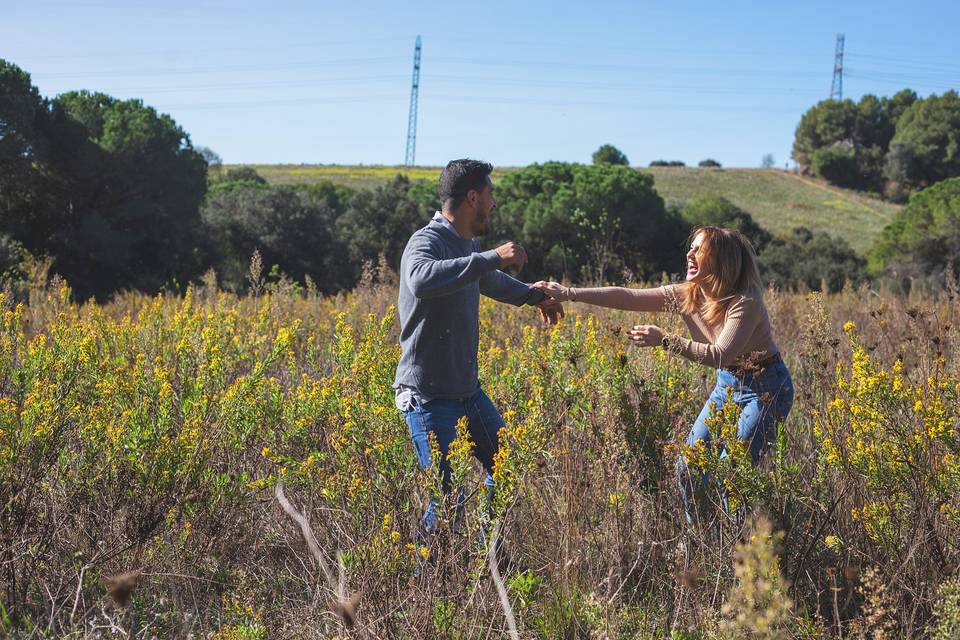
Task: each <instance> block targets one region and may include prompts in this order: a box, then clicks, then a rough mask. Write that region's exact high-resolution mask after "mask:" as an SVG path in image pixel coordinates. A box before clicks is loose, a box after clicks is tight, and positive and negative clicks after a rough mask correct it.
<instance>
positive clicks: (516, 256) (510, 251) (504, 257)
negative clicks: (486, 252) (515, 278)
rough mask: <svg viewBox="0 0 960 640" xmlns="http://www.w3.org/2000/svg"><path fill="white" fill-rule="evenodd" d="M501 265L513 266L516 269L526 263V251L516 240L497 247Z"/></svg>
mask: <svg viewBox="0 0 960 640" xmlns="http://www.w3.org/2000/svg"><path fill="white" fill-rule="evenodd" d="M497 255H499V256H500V266H501V267H511V266H515V267H516V268H517V271H520V270H521V269H523V265H525V264H527V252H526V251H525V250H524V249H523V247H521V246H520V245H519V244H518V243H516V242H508V243H506V244H502V245H500V246H499V247H497Z"/></svg>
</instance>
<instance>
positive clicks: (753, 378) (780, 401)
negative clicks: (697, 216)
mask: <svg viewBox="0 0 960 640" xmlns="http://www.w3.org/2000/svg"><path fill="white" fill-rule="evenodd" d="M727 389H731V390H732V391H733V394H732V399H733V402H735V403H736V404H737V406H738V407H739V409H740V416H739V418H738V420H737V438H738V439H740V440H746V441H749V443H750V458H751V460H752V461H753V464H754V465H756V464H757V463H758V462H759V461H760V458H761V457H762V456H763V454H764V453H765V452H766V450H767V449H768V448H769V447H770V445H772V444H773V442H774V441H775V440H776V437H777V426H778V425H779V424H781V423H782V422H783V421H784V420H786V419H787V415H789V413H790V408H791V407H792V406H793V381H792V380H791V379H790V372H789V371H788V370H787V367H786V365H785V364H783V362H777V363H775V364H772V365H770V366H768V367H766V368H765V369H763V370H762V371H760V372H756V373H755V372H751V371H746V372H744V373H743V374H742V376H738V375H735V374H733V373H731V372H729V371H726V370H724V369H717V385H716V386H715V387H714V389H713V391H712V392H711V393H710V397H709V398H708V399H707V402H706V404H704V405H703V410H701V411H700V415H699V416H698V417H697V419H696V421H695V422H694V423H693V428H692V429H691V430H690V435H689V436H687V444H688V445H694V444H696V443H697V442H699V441H703V443H704V444H705V445H706V446H707V447H710V446H712V444H713V443H711V441H710V440H711V434H710V430H709V428H708V427H707V419H708V418H710V416H711V411H719V410H721V409H722V408H723V405H724V404H725V403H726V402H727ZM721 446H722V443H721ZM720 455H721V456H725V455H726V451H721V454H720ZM677 476H678V478H679V480H680V492H681V495H682V496H683V504H684V509H685V511H686V514H687V522H689V523H693V521H694V516H695V514H696V509H697V506H698V505H697V503H698V502H701V503H702V502H704V500H705V498H704V495H705V494H706V492H707V490H708V489H709V484H710V478H709V477H706V476H704V474H700V473H697V472H696V471H695V470H692V469H690V468H688V466H687V461H686V458H684V456H682V455H681V456H680V458H679V459H678V460H677ZM721 495H722V496H723V503H724V510H726V508H727V500H726V493H725V492H724V491H722V490H721ZM701 515H704V514H701Z"/></svg>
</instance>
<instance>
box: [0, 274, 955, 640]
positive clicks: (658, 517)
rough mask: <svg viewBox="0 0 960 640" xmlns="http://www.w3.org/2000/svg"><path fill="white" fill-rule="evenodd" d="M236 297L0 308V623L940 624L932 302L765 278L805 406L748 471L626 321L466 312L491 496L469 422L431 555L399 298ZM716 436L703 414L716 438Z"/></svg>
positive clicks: (466, 627) (426, 627) (490, 631)
mask: <svg viewBox="0 0 960 640" xmlns="http://www.w3.org/2000/svg"><path fill="white" fill-rule="evenodd" d="M253 291H254V293H253V294H251V295H250V296H247V297H237V296H235V295H233V294H228V293H224V292H222V291H219V290H218V289H217V286H216V283H215V281H213V279H212V278H210V279H208V281H207V282H205V283H204V284H202V285H198V286H194V287H192V288H190V289H189V290H188V291H187V292H186V294H185V295H182V296H173V295H167V296H159V297H154V298H150V297H145V296H141V295H138V294H126V295H121V296H119V297H117V298H116V299H115V300H114V301H113V302H111V303H110V304H106V305H102V306H97V305H92V304H86V305H78V304H76V303H74V302H71V301H70V291H69V288H68V287H67V286H66V285H65V284H64V283H62V282H57V281H54V282H52V283H50V284H48V285H45V286H37V287H34V288H33V289H32V290H31V292H30V299H29V300H28V301H24V302H22V303H21V302H17V301H15V300H12V299H11V298H10V296H4V297H3V298H2V299H0V317H2V326H0V635H4V636H12V637H32V638H63V637H68V638H94V637H110V638H117V637H130V638H134V637H135V638H147V637H160V638H185V637H196V638H217V639H220V640H225V639H228V638H229V639H234V638H238V639H239V638H243V639H255V638H501V637H508V634H509V633H511V632H512V631H511V629H510V623H508V618H509V619H511V620H512V621H515V622H514V623H515V625H516V634H517V635H518V636H519V637H522V638H658V639H660V638H674V639H692V638H715V637H728V638H746V637H749V638H832V637H844V638H896V637H930V638H938V639H941V638H956V637H958V633H960V582H958V581H957V567H958V560H960V549H958V540H960V491H958V490H960V438H958V433H957V429H958V414H960V356H958V353H960V352H958V349H957V347H958V346H960V311H958V305H957V300H956V297H955V295H956V294H955V289H954V288H950V287H948V288H947V289H946V292H945V293H944V294H943V295H942V297H940V298H936V299H933V298H930V299H904V298H897V297H893V296H890V295H886V294H877V293H876V292H873V291H870V290H867V289H863V290H856V291H855V290H847V291H844V292H843V293H841V294H837V295H835V296H830V297H825V296H821V295H799V294H785V293H778V292H773V291H771V292H768V293H767V304H768V306H769V308H770V313H771V316H772V319H773V323H774V327H775V331H776V336H777V339H778V342H779V344H780V346H781V348H782V349H783V351H784V353H785V356H786V360H787V362H788V365H789V367H790V369H791V371H792V373H793V377H794V382H795V385H796V388H797V401H796V403H795V405H794V410H793V413H792V414H791V416H790V419H789V420H788V421H787V422H786V423H785V424H783V425H782V426H781V427H780V430H779V434H778V437H777V441H776V443H775V445H774V446H773V448H772V450H771V451H770V452H769V454H768V455H767V456H766V459H765V461H764V462H763V463H762V464H761V465H760V466H759V467H757V468H753V467H751V465H750V464H749V458H748V454H747V453H746V452H745V451H743V450H742V449H741V448H738V447H736V446H733V445H732V443H731V446H730V447H729V451H730V455H729V456H720V455H718V454H717V452H716V451H705V450H696V451H685V450H684V447H683V445H682V443H683V442H684V440H685V437H686V434H687V431H688V429H689V425H690V423H691V421H692V420H693V418H694V417H695V416H696V414H697V413H698V412H699V410H700V407H701V404H702V401H703V398H704V397H706V394H707V391H708V389H709V386H710V385H711V383H712V376H713V372H712V371H710V370H708V369H706V368H704V367H699V366H697V365H694V364H691V363H688V362H686V361H683V360H681V359H678V358H676V357H674V356H669V355H665V354H664V353H663V352H662V351H661V350H659V349H649V350H638V349H629V348H628V346H627V341H626V339H625V336H626V332H625V328H627V327H629V326H630V325H632V324H635V323H637V322H638V321H642V320H643V319H644V318H642V317H641V316H637V315H636V314H627V313H622V312H613V311H608V310H600V309H596V308H590V307H585V306H582V305H577V304H574V305H572V306H571V307H570V308H569V309H568V311H569V313H568V315H567V317H566V318H565V319H564V320H563V321H562V322H561V324H559V325H558V326H556V327H552V328H544V327H542V326H540V325H539V324H538V323H537V320H536V317H535V313H534V310H532V309H530V308H524V309H516V308H514V307H508V306H505V305H497V304H495V303H492V302H489V301H485V302H484V304H483V305H482V307H481V321H482V322H481V347H480V367H481V378H482V382H483V384H484V386H485V388H486V390H487V392H488V394H489V395H490V396H491V398H492V399H493V400H494V402H495V403H496V404H497V405H498V407H499V408H500V410H501V412H502V413H503V414H504V417H505V418H506V421H507V427H506V429H504V430H503V431H502V432H501V449H500V453H499V454H498V457H497V459H496V468H495V474H494V475H495V480H496V483H497V487H498V491H497V494H496V499H495V501H494V503H493V504H492V505H488V504H486V503H485V498H484V495H485V492H484V491H483V476H482V473H481V470H480V468H479V465H478V464H477V463H476V462H475V461H473V460H472V458H471V456H470V447H471V444H470V442H469V438H468V436H467V435H466V431H465V430H462V431H463V435H462V436H461V438H458V440H457V441H455V443H454V445H453V447H452V448H451V451H450V462H451V465H452V468H453V473H454V477H455V479H456V482H457V483H458V484H460V485H462V486H463V487H464V495H465V499H466V509H465V512H464V513H463V515H462V516H457V513H458V510H457V508H456V506H455V504H454V499H453V498H451V499H450V501H449V503H445V504H443V505H442V507H441V516H442V522H443V524H442V526H441V531H440V533H439V534H438V535H437V536H436V537H435V538H434V539H432V540H430V541H429V542H427V543H425V544H421V540H419V539H418V537H417V536H416V523H417V521H418V519H419V516H420V514H421V513H422V511H423V508H424V506H425V503H426V501H427V499H428V496H429V495H430V492H431V490H432V488H433V487H435V486H436V485H437V482H438V480H437V478H436V476H435V474H431V473H427V474H423V473H420V472H419V471H418V468H417V465H416V463H415V457H414V451H413V448H412V446H411V444H410V441H409V437H408V435H407V431H406V426H405V424H404V421H403V419H402V416H401V415H400V414H399V413H398V412H397V410H396V408H395V406H394V400H393V393H392V390H391V388H390V384H391V381H392V377H393V373H394V368H395V364H396V361H397V358H398V356H399V347H398V345H397V320H396V317H395V313H394V309H393V306H392V305H393V303H394V301H395V298H396V284H395V283H394V282H393V280H392V279H391V277H390V276H389V274H386V273H383V274H371V275H370V276H369V277H368V278H367V281H366V282H365V283H364V285H363V286H361V287H360V288H359V289H358V290H357V291H355V292H353V293H350V294H346V295H340V296H337V297H328V298H323V297H320V296H318V295H317V294H316V292H315V291H313V290H310V289H307V290H305V289H303V288H301V287H298V286H296V285H294V284H292V283H290V282H288V281H285V280H282V279H281V280H279V281H277V282H272V283H270V284H268V285H266V286H255V287H253ZM650 319H651V320H652V318H650ZM658 321H659V322H661V324H663V323H666V324H667V325H668V326H669V325H670V323H673V325H672V327H671V328H673V329H679V328H680V327H679V324H677V323H675V322H674V321H673V320H671V319H665V318H663V317H660V318H658ZM735 422H736V408H735V406H725V407H717V414H716V416H715V418H714V420H713V424H712V426H711V428H713V429H714V430H715V433H716V437H717V438H718V439H719V440H723V439H724V438H725V434H729V433H730V432H731V431H732V430H733V428H734V425H735ZM680 453H686V454H687V455H688V456H689V457H690V459H691V461H692V462H693V463H695V464H696V465H698V466H700V467H701V468H702V469H704V470H706V471H709V472H710V473H711V475H712V477H713V478H714V479H715V485H716V486H717V487H718V493H719V488H720V487H723V488H725V493H726V494H728V495H729V497H730V500H729V502H730V509H729V512H726V513H725V512H723V511H721V510H719V509H717V510H716V514H715V515H716V521H715V522H716V525H709V524H705V523H695V524H694V525H693V526H692V527H687V526H686V525H685V520H684V516H683V510H682V507H681V504H680V500H679V487H678V484H677V481H676V479H675V461H676V458H677V455H678V454H680ZM437 455H439V454H437ZM278 487H279V489H280V491H278ZM278 494H279V495H283V496H285V499H286V500H288V501H289V504H288V506H289V507H290V508H291V509H292V510H293V511H294V512H296V513H299V514H302V515H303V522H304V526H303V527H301V526H300V525H299V524H298V523H297V522H296V521H295V520H294V519H293V518H292V517H290V515H289V512H288V511H286V510H285V509H284V508H282V507H281V503H280V501H279V500H278V499H277V496H278ZM716 502H719V500H716ZM492 535H497V536H499V538H500V539H502V540H503V543H504V552H505V553H508V554H509V559H510V561H509V562H503V563H500V564H498V563H496V562H492V561H490V557H489V555H488V545H487V541H488V540H489V539H490V537H491V536H492ZM421 565H423V566H426V570H425V571H423V572H422V573H421V574H419V575H416V576H415V569H416V568H417V567H418V566H421ZM494 568H496V573H497V574H499V575H501V576H502V582H501V584H502V587H503V590H504V592H505V598H501V597H500V596H499V594H498V589H497V582H496V581H495V580H494V579H493V577H492V573H493V569H494ZM326 572H329V574H330V575H327V574H326Z"/></svg>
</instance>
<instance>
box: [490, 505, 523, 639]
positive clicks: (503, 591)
mask: <svg viewBox="0 0 960 640" xmlns="http://www.w3.org/2000/svg"><path fill="white" fill-rule="evenodd" d="M500 523H501V521H500V520H498V521H497V522H495V523H494V525H493V531H492V532H491V534H490V547H489V549H488V550H487V560H488V562H489V563H490V575H491V576H492V577H493V584H494V585H496V587H497V595H499V596H500V606H501V607H503V615H504V616H505V617H506V619H507V629H508V630H509V631H510V638H512V640H520V634H519V633H517V621H516V619H515V618H514V616H513V607H511V606H510V598H508V597H507V588H506V587H505V586H504V585H503V578H501V577H500V569H499V568H498V567H497V542H498V541H499V539H500Z"/></svg>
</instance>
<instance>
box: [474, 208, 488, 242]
mask: <svg viewBox="0 0 960 640" xmlns="http://www.w3.org/2000/svg"><path fill="white" fill-rule="evenodd" d="M489 231H490V214H489V213H482V212H479V211H478V212H477V219H476V220H474V221H473V235H475V236H485V235H487V233H489Z"/></svg>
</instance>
